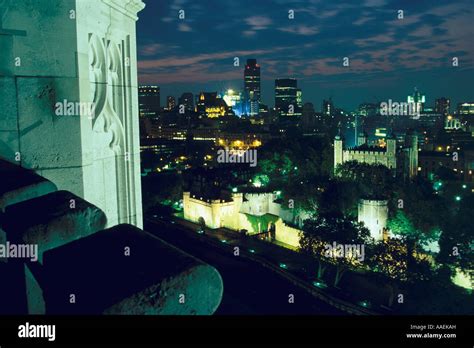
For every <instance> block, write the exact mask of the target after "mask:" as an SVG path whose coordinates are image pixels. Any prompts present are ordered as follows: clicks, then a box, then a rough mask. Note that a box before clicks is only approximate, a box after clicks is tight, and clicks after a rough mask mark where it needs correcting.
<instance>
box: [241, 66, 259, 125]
mask: <svg viewBox="0 0 474 348" xmlns="http://www.w3.org/2000/svg"><path fill="white" fill-rule="evenodd" d="M244 93H245V104H246V111H247V112H246V113H248V114H249V115H250V116H256V115H258V111H259V107H260V105H259V104H260V102H261V93H260V65H258V64H257V60H256V59H247V64H246V65H245V70H244Z"/></svg>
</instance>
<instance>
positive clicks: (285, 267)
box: [280, 263, 288, 269]
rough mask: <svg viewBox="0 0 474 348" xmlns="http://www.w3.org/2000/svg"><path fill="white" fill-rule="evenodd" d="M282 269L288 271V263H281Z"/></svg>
mask: <svg viewBox="0 0 474 348" xmlns="http://www.w3.org/2000/svg"><path fill="white" fill-rule="evenodd" d="M280 268H284V269H287V268H288V266H287V265H286V263H280Z"/></svg>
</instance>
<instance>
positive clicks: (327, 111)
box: [322, 98, 334, 116]
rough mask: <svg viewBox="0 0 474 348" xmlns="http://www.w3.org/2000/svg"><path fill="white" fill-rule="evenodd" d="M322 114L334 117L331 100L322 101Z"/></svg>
mask: <svg viewBox="0 0 474 348" xmlns="http://www.w3.org/2000/svg"><path fill="white" fill-rule="evenodd" d="M322 113H323V115H324V116H333V115H334V104H333V102H332V98H329V100H326V99H324V100H323V107H322Z"/></svg>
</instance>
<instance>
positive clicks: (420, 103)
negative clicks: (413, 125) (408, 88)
mask: <svg viewBox="0 0 474 348" xmlns="http://www.w3.org/2000/svg"><path fill="white" fill-rule="evenodd" d="M425 101H426V98H425V95H424V94H421V93H420V91H418V90H417V89H416V88H415V92H414V93H413V94H412V95H409V96H408V97H407V102H408V103H409V104H412V105H413V109H412V110H413V114H414V115H419V114H420V113H422V112H423V107H424V104H425Z"/></svg>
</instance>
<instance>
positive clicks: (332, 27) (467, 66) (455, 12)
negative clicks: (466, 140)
mask: <svg viewBox="0 0 474 348" xmlns="http://www.w3.org/2000/svg"><path fill="white" fill-rule="evenodd" d="M144 2H145V3H146V5H147V6H146V8H145V9H144V10H143V11H142V12H140V13H139V17H140V19H139V21H138V23H137V40H138V59H139V65H138V67H139V83H141V84H157V85H159V86H160V87H161V101H162V104H164V103H165V98H166V96H167V95H173V96H175V97H178V96H179V95H181V93H182V92H185V91H190V92H193V93H197V92H199V91H222V90H224V89H227V88H234V89H242V88H243V68H244V64H245V61H246V59H247V58H256V59H257V60H258V63H259V64H260V65H261V74H262V99H263V100H262V101H263V103H265V104H268V105H269V106H271V107H273V105H274V99H273V98H274V91H273V89H274V80H275V78H279V77H295V78H297V79H298V87H300V88H302V89H303V101H304V102H308V101H309V102H312V103H314V104H315V107H316V110H319V109H320V108H321V102H322V99H323V98H328V97H330V96H332V97H333V100H334V102H335V104H336V106H340V107H343V108H346V109H348V110H352V109H353V108H355V107H357V105H358V104H359V103H361V102H376V101H383V100H388V99H392V100H394V101H406V96H407V94H409V93H411V92H412V91H413V88H414V87H417V88H418V90H420V91H421V92H423V93H425V94H426V97H427V104H428V105H432V104H434V99H435V98H436V97H440V96H447V97H451V98H452V105H455V103H457V102H458V101H466V100H471V101H472V100H474V95H473V94H474V93H473V90H474V87H473V82H474V45H473V41H474V1H473V0H465V1H453V0H446V1H444V0H443V1H440V0H436V1H435V0H430V1H423V0H416V1H415V0H407V1H389V0H361V1H354V0H352V1H337V0H331V1H328V0H326V1H323V0H295V1H289V0H280V1H279V0H273V1H270V0H219V1H215V0H205V1H197V0H191V1H190V0H170V1H167V0H163V1H161V0H144ZM180 9H183V10H185V16H186V18H185V19H184V20H180V19H179V18H178V11H179V10H180ZM290 9H293V10H294V11H295V18H294V19H292V20H291V19H288V11H289V10H290ZM399 9H401V10H403V11H404V19H402V20H399V19H398V18H397V16H398V10H399ZM236 56H237V57H239V58H240V64H241V66H240V67H234V65H233V63H234V60H233V59H234V57H236ZM454 56H456V57H459V67H452V57H454ZM343 57H349V59H350V67H343V66H342V60H343Z"/></svg>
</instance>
